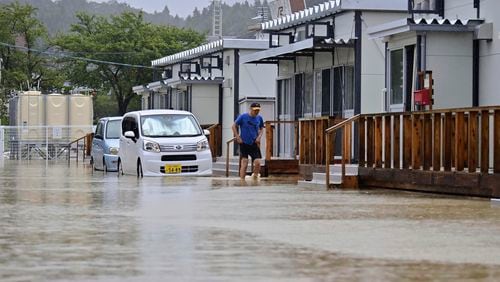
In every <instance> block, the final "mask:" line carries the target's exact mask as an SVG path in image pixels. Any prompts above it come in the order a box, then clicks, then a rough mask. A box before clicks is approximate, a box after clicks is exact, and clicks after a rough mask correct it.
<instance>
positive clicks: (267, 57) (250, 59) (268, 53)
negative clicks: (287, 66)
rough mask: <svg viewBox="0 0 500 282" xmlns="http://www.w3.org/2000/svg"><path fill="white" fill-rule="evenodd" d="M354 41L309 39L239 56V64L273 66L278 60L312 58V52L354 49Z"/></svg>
mask: <svg viewBox="0 0 500 282" xmlns="http://www.w3.org/2000/svg"><path fill="white" fill-rule="evenodd" d="M354 41H355V39H352V38H351V39H347V40H345V39H331V38H327V39H324V40H321V41H318V40H315V38H309V39H306V40H302V41H299V42H295V43H292V44H289V45H284V46H280V47H276V48H270V49H267V50H264V51H260V52H255V53H253V54H248V55H245V56H241V58H240V62H241V63H255V64H257V63H260V64H275V63H278V62H279V61H280V60H293V59H294V58H296V57H303V56H312V55H313V54H314V52H325V51H332V50H333V49H334V48H336V47H354Z"/></svg>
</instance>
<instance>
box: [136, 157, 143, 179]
mask: <svg viewBox="0 0 500 282" xmlns="http://www.w3.org/2000/svg"><path fill="white" fill-rule="evenodd" d="M137 177H140V178H142V177H144V175H143V174H142V164H141V160H137Z"/></svg>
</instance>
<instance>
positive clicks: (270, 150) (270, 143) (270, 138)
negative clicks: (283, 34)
mask: <svg viewBox="0 0 500 282" xmlns="http://www.w3.org/2000/svg"><path fill="white" fill-rule="evenodd" d="M281 125H291V126H293V136H294V138H293V139H294V140H293V144H292V148H293V150H292V152H291V153H292V156H291V157H292V158H293V159H296V156H297V154H298V149H299V147H298V144H299V123H298V122H297V121H283V120H273V121H266V122H265V130H266V161H269V160H271V158H273V157H276V154H275V152H274V140H275V139H276V136H275V135H276V134H275V133H276V131H275V129H276V126H281ZM278 157H279V156H278Z"/></svg>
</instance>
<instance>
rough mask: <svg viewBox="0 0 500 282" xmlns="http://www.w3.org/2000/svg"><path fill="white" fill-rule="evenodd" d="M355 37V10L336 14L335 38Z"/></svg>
mask: <svg viewBox="0 0 500 282" xmlns="http://www.w3.org/2000/svg"><path fill="white" fill-rule="evenodd" d="M349 38H354V12H353V11H349V12H345V13H343V14H340V15H337V16H335V39H349Z"/></svg>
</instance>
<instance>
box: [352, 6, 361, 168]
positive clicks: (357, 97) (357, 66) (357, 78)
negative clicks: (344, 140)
mask: <svg viewBox="0 0 500 282" xmlns="http://www.w3.org/2000/svg"><path fill="white" fill-rule="evenodd" d="M361 27H362V25H361V11H355V12H354V36H355V37H356V42H355V43H354V115H357V114H360V113H361V37H362V31H361ZM353 156H354V158H355V160H354V163H357V162H358V161H359V130H358V125H357V124H356V123H355V124H354V154H353Z"/></svg>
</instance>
